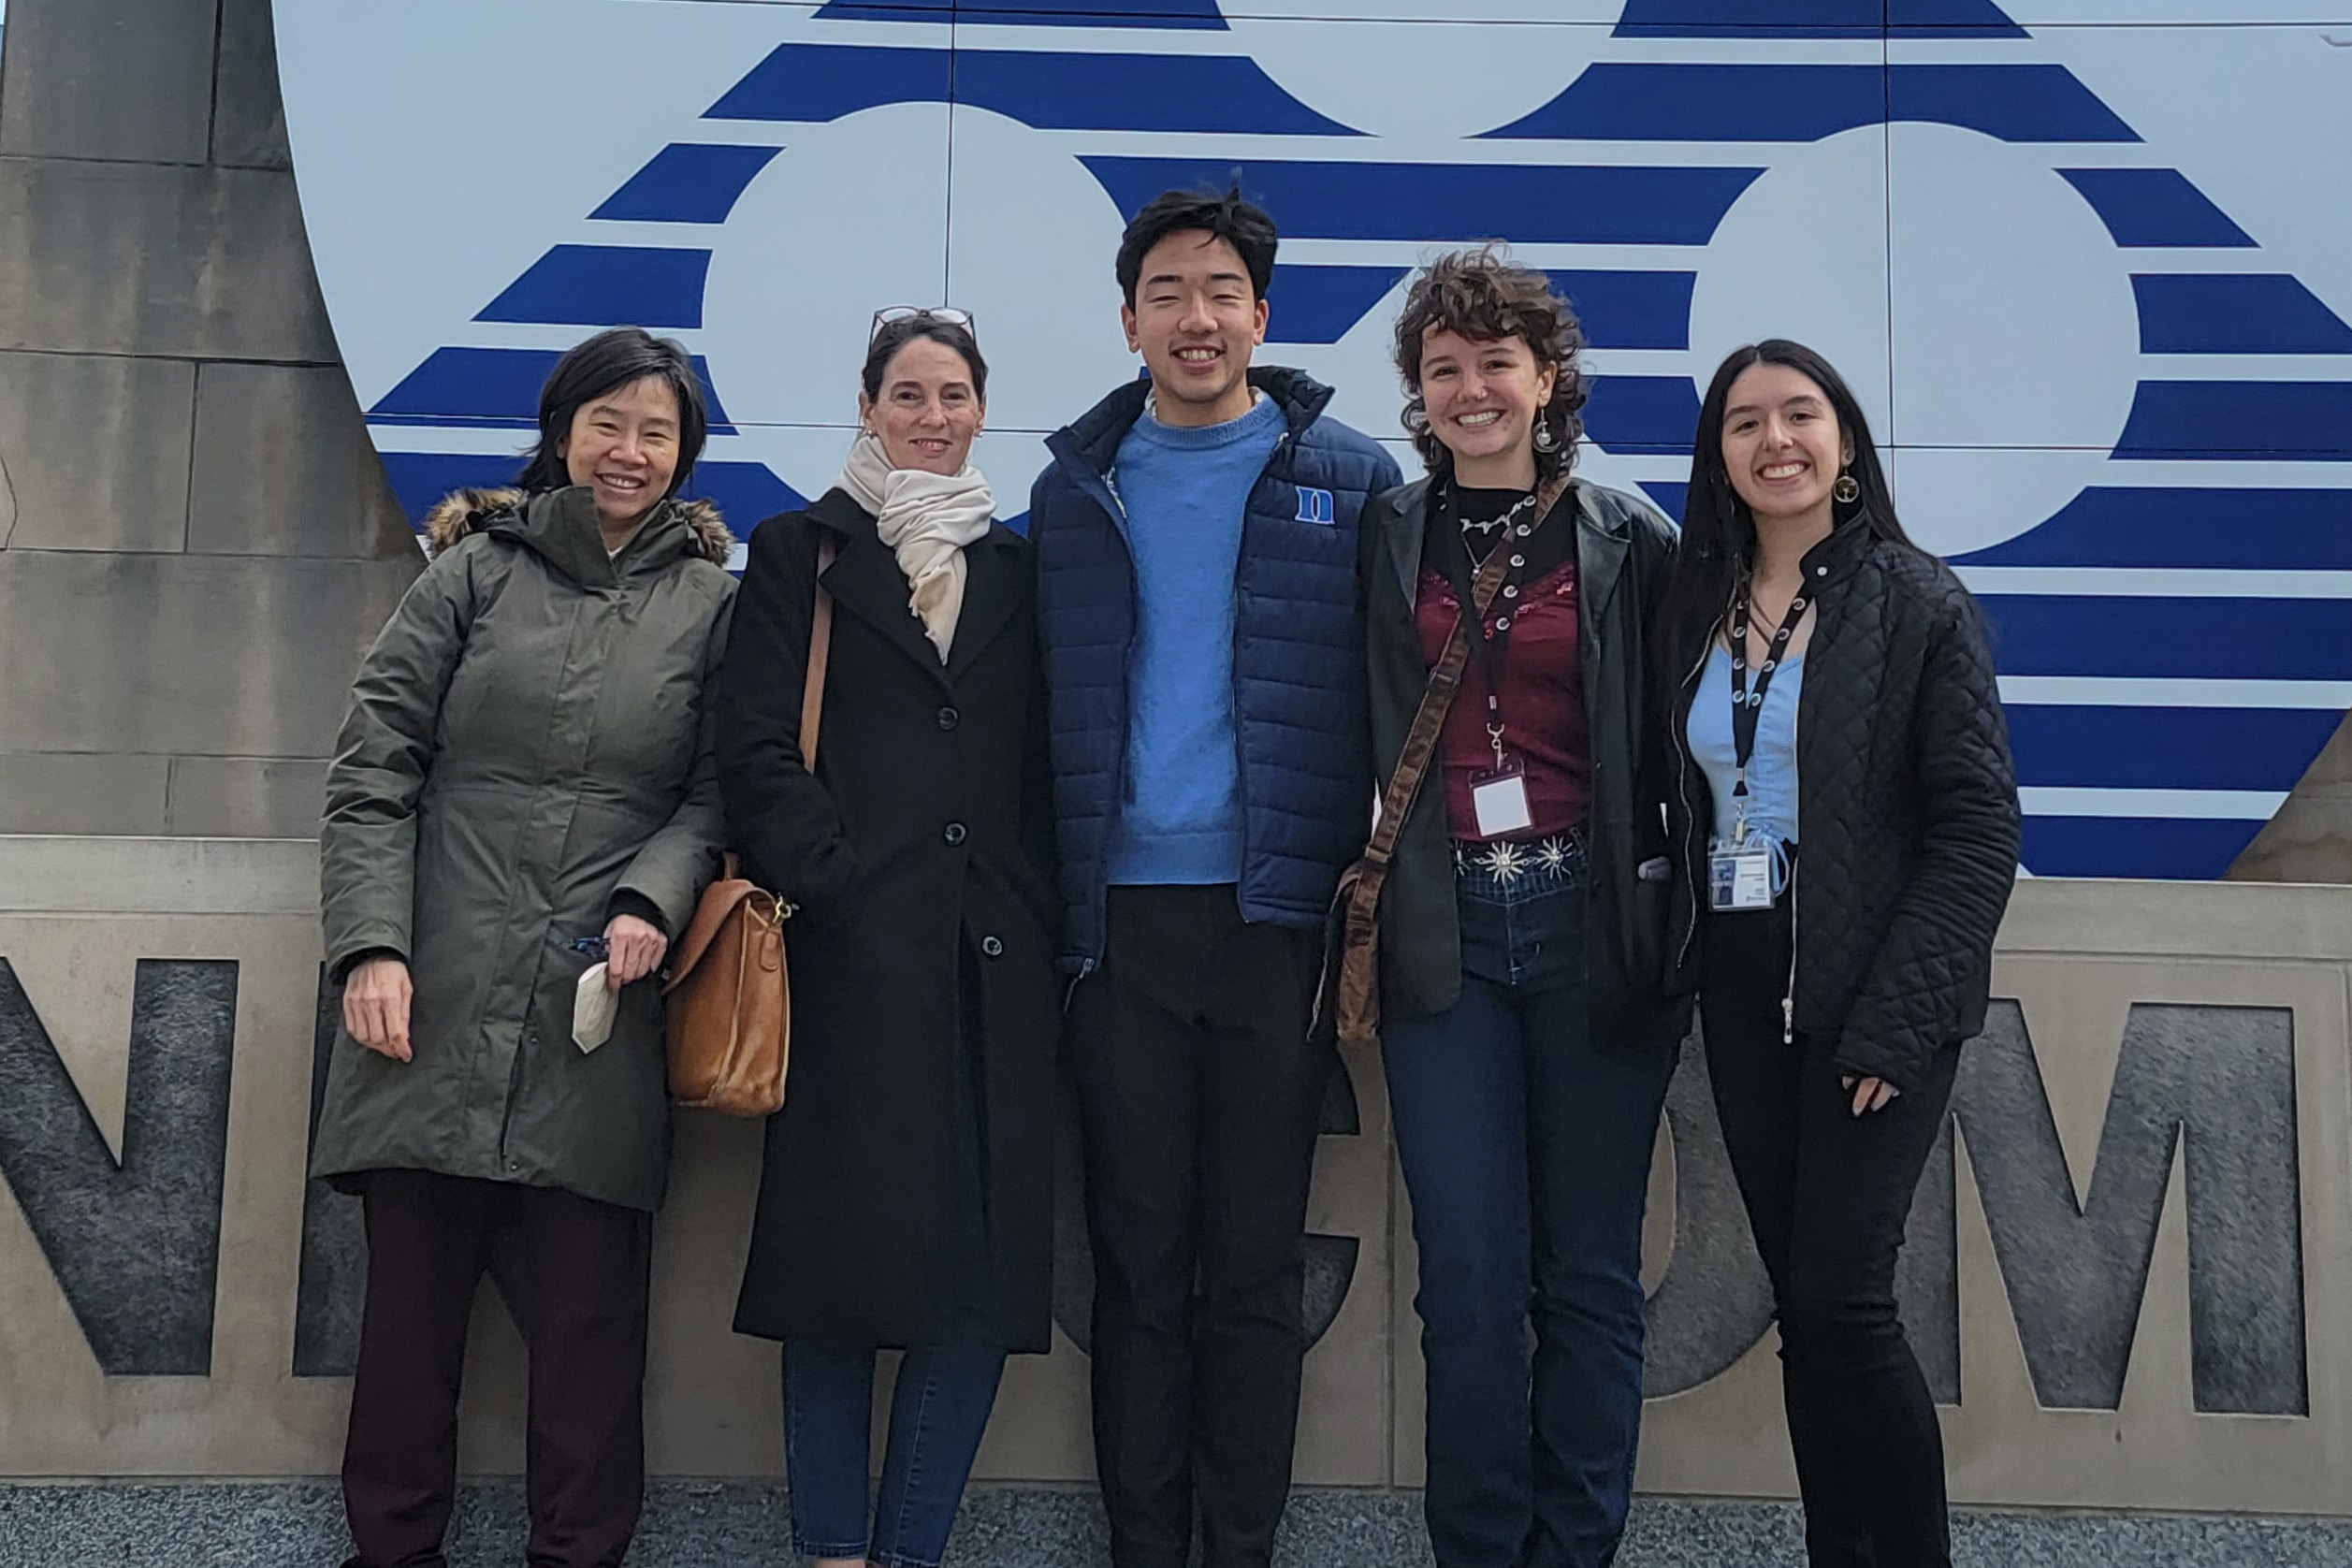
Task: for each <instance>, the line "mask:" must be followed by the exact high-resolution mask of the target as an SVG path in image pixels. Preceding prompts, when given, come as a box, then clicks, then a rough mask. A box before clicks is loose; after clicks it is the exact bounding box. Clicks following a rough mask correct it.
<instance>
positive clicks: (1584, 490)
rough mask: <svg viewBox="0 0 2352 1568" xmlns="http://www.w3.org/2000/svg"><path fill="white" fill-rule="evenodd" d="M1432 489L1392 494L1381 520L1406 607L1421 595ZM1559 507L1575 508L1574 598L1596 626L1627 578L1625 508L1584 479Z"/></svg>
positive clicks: (1421, 483) (1426, 482)
mask: <svg viewBox="0 0 2352 1568" xmlns="http://www.w3.org/2000/svg"><path fill="white" fill-rule="evenodd" d="M1431 484H1432V481H1431V480H1430V479H1426V478H1424V479H1416V480H1415V481H1414V482H1413V483H1412V484H1410V485H1407V486H1404V487H1403V488H1401V489H1399V490H1397V491H1394V492H1392V493H1391V495H1390V496H1389V499H1388V503H1387V512H1386V514H1385V515H1383V517H1382V519H1381V536H1382V537H1381V544H1382V546H1383V551H1382V553H1383V554H1384V555H1386V556H1387V560H1388V564H1389V568H1390V570H1391V571H1393V572H1394V573H1396V579H1397V587H1398V588H1399V590H1400V591H1401V592H1402V593H1403V595H1404V602H1405V603H1407V604H1408V605H1409V604H1411V603H1414V600H1415V597H1416V595H1417V593H1418V592H1419V590H1420V583H1421V548H1422V542H1423V540H1424V538H1425V537H1426V535H1427V533H1428V530H1429V510H1430V486H1431ZM1561 506H1573V507H1575V519H1576V594H1577V599H1578V602H1579V603H1580V604H1581V605H1582V606H1585V607H1587V608H1588V610H1589V615H1588V619H1589V620H1590V623H1591V624H1594V625H1597V624H1599V621H1600V618H1601V617H1603V616H1604V615H1605V614H1606V613H1607V611H1608V607H1609V599H1610V596H1611V595H1613V594H1614V593H1616V591H1617V585H1618V581H1619V578H1620V577H1622V576H1623V575H1624V572H1625V556H1626V552H1627V550H1628V549H1629V548H1631V545H1632V541H1633V530H1632V526H1631V523H1630V521H1629V519H1628V518H1627V517H1626V516H1625V515H1624V512H1623V509H1622V508H1620V507H1616V506H1609V505H1604V504H1602V497H1601V494H1600V492H1598V491H1596V490H1595V489H1594V488H1593V487H1592V486H1590V484H1588V483H1587V482H1586V481H1584V480H1582V479H1577V480H1574V481H1572V482H1571V483H1570V485H1569V487H1568V489H1567V491H1566V493H1564V494H1563V495H1561V498H1560V500H1559V501H1557V502H1556V503H1555V507H1561Z"/></svg>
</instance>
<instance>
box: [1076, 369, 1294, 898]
mask: <svg viewBox="0 0 2352 1568" xmlns="http://www.w3.org/2000/svg"><path fill="white" fill-rule="evenodd" d="M1284 425H1285V420H1284V417H1283V412H1282V409H1281V407H1280V406H1279V405H1277V404H1276V403H1275V402H1274V400H1273V399H1270V398H1265V397H1260V398H1259V399H1258V400H1257V404H1256V407H1255V408H1253V409H1251V410H1250V412H1249V413H1247V414H1243V415H1242V416H1241V418H1239V419H1236V420H1233V421H1231V422H1230V423H1228V424H1224V425H1211V426H1208V427H1206V428H1199V429H1190V428H1179V427H1176V426H1170V425H1163V424H1161V423H1159V421H1157V420H1156V419H1154V418H1153V417H1152V416H1151V414H1148V413H1147V414H1144V415H1143V417H1142V418H1140V419H1139V420H1137V421H1136V422H1135V426H1134V428H1132V429H1130V430H1129V431H1128V432H1127V435H1126V437H1125V440H1123V441H1122V442H1121V443H1119V462H1118V468H1117V481H1118V486H1119V500H1120V503H1121V505H1123V506H1124V507H1125V510H1126V521H1127V542H1128V544H1129V547H1130V548H1131V549H1132V550H1133V551H1134V553H1135V579H1136V610H1137V617H1136V649H1135V655H1134V658H1133V659H1132V660H1131V661H1130V662H1129V665H1128V669H1127V787H1126V796H1125V800H1123V801H1122V802H1121V803H1120V805H1119V811H1118V816H1117V819H1116V820H1114V821H1113V822H1112V824H1111V857H1110V860H1111V864H1110V870H1111V878H1110V879H1111V884H1112V885H1113V886H1125V887H1135V886H1143V885H1162V886H1164V885H1169V884H1183V885H1200V884H1207V883H1218V882H1238V881H1239V880H1241V756H1240V753H1239V750H1238V743H1237V742H1236V740H1235V738H1234V731H1233V579H1234V573H1235V571H1236V569H1237V568H1238V566H1239V565H1240V562H1241V517H1242V513H1243V510H1244V509H1245V507H1246V506H1247V505H1248V502H1249V495H1250V489H1251V487H1252V486H1255V485H1256V483H1257V480H1258V476H1259V475H1260V474H1261V473H1263V472H1265V468H1266V459H1267V458H1268V457H1271V456H1272V455H1273V450H1274V446H1275V443H1277V442H1279V441H1280V440H1281V439H1282V434H1283V428H1284Z"/></svg>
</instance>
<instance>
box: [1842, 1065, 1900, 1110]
mask: <svg viewBox="0 0 2352 1568" xmlns="http://www.w3.org/2000/svg"><path fill="white" fill-rule="evenodd" d="M1837 1082H1840V1083H1842V1084H1844V1085H1845V1086H1846V1087H1847V1088H1849V1089H1851V1090H1852V1091H1853V1096H1854V1114H1855V1115H1857V1116H1859V1115H1862V1114H1863V1113H1864V1112H1865V1111H1884V1110H1885V1109H1886V1107H1887V1102H1888V1101H1889V1100H1892V1099H1893V1098H1894V1097H1895V1096H1897V1095H1899V1094H1901V1093H1902V1092H1903V1091H1902V1090H1900V1089H1898V1088H1896V1087H1895V1085H1894V1084H1892V1083H1889V1082H1887V1081H1886V1080H1885V1079H1883V1078H1860V1079H1858V1078H1856V1077H1854V1075H1853V1074H1851V1073H1848V1074H1846V1076H1845V1077H1843V1078H1841V1079H1839V1080H1838V1081H1837Z"/></svg>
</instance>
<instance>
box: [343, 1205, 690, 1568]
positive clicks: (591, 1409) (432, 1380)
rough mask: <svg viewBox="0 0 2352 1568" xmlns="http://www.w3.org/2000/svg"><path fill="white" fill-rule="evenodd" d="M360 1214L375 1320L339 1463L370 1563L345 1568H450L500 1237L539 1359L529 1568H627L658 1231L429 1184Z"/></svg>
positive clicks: (534, 1368)
mask: <svg viewBox="0 0 2352 1568" xmlns="http://www.w3.org/2000/svg"><path fill="white" fill-rule="evenodd" d="M363 1202H364V1204H365V1208H366V1212H367V1226H368V1305H367V1314H366V1316H365V1318H364V1320H363V1322H362V1325H361V1328H360V1338H359V1370H358V1375H357V1376H356V1378H355V1379H354V1380H353V1383H352V1390H351V1431H350V1435H349V1438H348V1440H347V1441H346V1443H345V1445H344V1448H343V1510H344V1514H345V1516H346V1517H348V1518H349V1520H350V1521H351V1537H352V1541H353V1544H354V1545H356V1546H357V1547H358V1548H359V1549H358V1552H357V1554H356V1556H354V1557H353V1558H352V1559H351V1561H350V1562H349V1563H347V1564H346V1565H345V1568H446V1564H447V1561H448V1560H447V1559H446V1558H444V1557H443V1555H442V1544H443V1536H444V1535H445V1534H446V1533H447V1532H448V1529H449V1513H450V1508H451V1506H452V1504H453V1503H454V1502H455V1500H456V1494H457V1387H458V1383H459V1381H460V1379H461V1378H462V1376H463V1374H464V1370H465V1358H466V1325H467V1321H468V1319H469V1318H470V1317H471V1316H472V1311H473V1297H474V1291H475V1289H476V1288H477V1287H478V1286H479V1285H480V1284H481V1280H482V1275H483V1273H484V1272H485V1271H486V1270H487V1269H488V1267H489V1263H490V1249H491V1246H492V1243H493V1242H494V1241H497V1240H498V1239H499V1236H500V1232H501V1231H507V1232H510V1233H511V1241H512V1243H513V1247H514V1251H513V1257H514V1260H515V1265H516V1269H515V1274H516V1278H515V1280H514V1282H513V1283H514V1285H515V1286H516V1287H517V1289H516V1291H515V1294H516V1295H518V1296H519V1297H520V1298H521V1300H520V1302H519V1303H517V1315H518V1316H519V1317H520V1319H521V1320H522V1328H523V1338H524V1343H525V1344H526V1345H527V1346H528V1347H529V1349H530V1441H529V1445H528V1449H527V1456H526V1461H525V1462H526V1465H527V1475H526V1479H525V1491H526V1494H527V1496H528V1498H529V1501H530V1546H529V1549H528V1552H527V1554H526V1561H529V1562H530V1564H531V1565H532V1568H616V1565H617V1564H618V1563H619V1562H620V1561H621V1558H622V1556H623V1555H624V1554H625V1553H626V1552H627V1551H628V1550H629V1541H630V1537H631V1536H632V1535H633V1534H634V1533H635V1532H636V1529H637V1515H638V1512H639V1510H640V1509H641V1508H642V1507H643V1505H644V1501H645V1481H646V1454H645V1381H646V1290H647V1286H648V1269H647V1265H648V1258H649V1252H650V1246H649V1233H650V1227H649V1225H648V1223H647V1216H646V1215H645V1214H642V1213H640V1212H637V1211H635V1210H633V1209H623V1208H618V1207H617V1206H615V1205H613V1204H609V1203H599V1202H596V1201H594V1200H593V1199H591V1198H581V1197H579V1196H578V1195H577V1194H574V1193H568V1192H562V1191H559V1190H558V1189H556V1188H553V1187H524V1186H513V1185H508V1184H506V1183H498V1182H480V1181H472V1180H469V1179H466V1178H462V1177H457V1176H439V1175H434V1174H432V1173H430V1172H428V1171H422V1170H378V1171H372V1172H370V1174H369V1176H368V1178H367V1182H366V1185H365V1188H364V1192H363ZM501 1277H503V1275H502V1276H501Z"/></svg>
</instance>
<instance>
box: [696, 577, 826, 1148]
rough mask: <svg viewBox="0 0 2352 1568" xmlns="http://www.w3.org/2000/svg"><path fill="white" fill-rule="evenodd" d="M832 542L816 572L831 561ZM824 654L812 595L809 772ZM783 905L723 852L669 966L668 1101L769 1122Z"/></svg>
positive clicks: (781, 1058)
mask: <svg viewBox="0 0 2352 1568" xmlns="http://www.w3.org/2000/svg"><path fill="white" fill-rule="evenodd" d="M833 556H834V549H833V544H832V541H830V540H827V541H826V542H825V544H823V546H822V547H821V548H820V550H819V552H818V559H817V570H818V571H819V572H820V573H822V572H823V571H824V569H825V568H826V567H827V566H830V565H832V564H833ZM832 652H833V595H831V594H829V593H827V592H826V591H825V590H824V588H823V587H822V586H821V585H820V586H819V588H818V589H817V612H816V617H815V619H814V621H813V622H812V624H811V626H810V628H809V635H808V676H807V680H806V683H805V684H804V685H803V686H802V688H801V700H800V756H801V763H802V765H803V766H804V767H806V768H807V769H808V771H809V772H810V773H811V774H814V773H815V772H816V771H817V726H818V721H819V720H820V719H821V718H822V717H823V714H824V702H825V664H826V661H827V660H828V659H829V657H830V656H831V654H832ZM791 912H792V910H791V905H789V904H787V903H785V902H784V901H783V900H782V899H781V898H778V897H777V895H776V894H775V893H770V892H768V891H766V890H765V889H763V888H762V887H760V886H758V885H757V884H755V883H752V882H748V881H746V880H745V879H744V878H743V877H742V875H741V872H740V868H739V866H738V864H737V863H736V860H735V857H734V856H733V855H732V854H730V855H728V856H727V858H726V863H725V864H724V866H723V868H722V869H721V871H720V874H719V880H717V881H715V882H713V883H711V885H710V886H709V887H707V888H705V889H704V891H703V897H702V902H701V903H700V904H698V905H696V906H695V908H694V919H693V921H692V922H690V924H689V925H688V926H687V928H686V935H685V936H682V937H680V938H679V940H678V944H677V948H676V951H675V954H674V955H673V957H672V960H671V964H670V980H669V983H668V984H667V985H665V986H663V987H662V995H665V996H667V997H668V998H669V1035H670V1097H671V1098H672V1099H674V1100H675V1101H677V1102H678V1103H679V1104H680V1105H685V1106H691V1107H693V1108H695V1109H696V1110H701V1111H720V1112H722V1113H724V1114H726V1115H729V1116H773V1115H775V1114H776V1113H777V1111H781V1110H782V1109H783V1108H784V1077H785V1070H786V1068H787V1067H789V1066H790V1065H791V1058H792V984H791V969H790V967H789V966H788V965H786V963H785V961H784V922H785V921H787V920H788V919H790V918H791Z"/></svg>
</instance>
